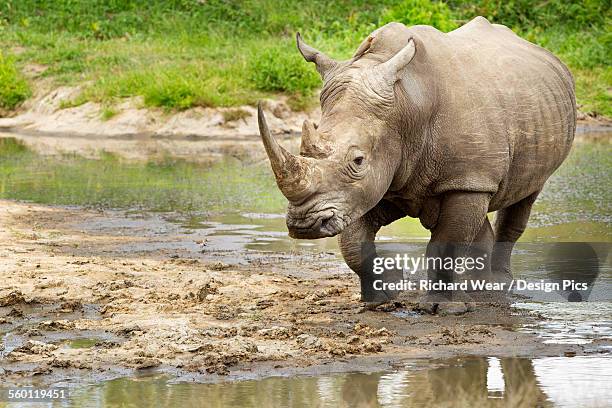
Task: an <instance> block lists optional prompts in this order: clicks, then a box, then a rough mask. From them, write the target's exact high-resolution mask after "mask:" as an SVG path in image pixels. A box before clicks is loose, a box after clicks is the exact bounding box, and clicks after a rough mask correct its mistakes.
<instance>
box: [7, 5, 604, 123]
mask: <svg viewBox="0 0 612 408" xmlns="http://www.w3.org/2000/svg"><path fill="white" fill-rule="evenodd" d="M479 14H480V15H484V16H486V17H488V18H489V19H491V20H492V21H495V22H500V23H503V24H506V25H508V26H510V27H511V28H512V29H513V30H515V31H516V32H518V33H519V34H520V35H522V36H524V37H525V38H527V39H529V40H530V41H533V42H536V43H539V44H541V45H543V46H545V47H547V48H549V49H551V50H552V51H554V52H555V53H556V54H557V55H559V56H560V57H561V58H562V59H563V60H564V61H565V62H566V63H568V64H569V65H570V67H571V68H572V70H573V72H574V74H575V76H576V80H577V93H578V98H579V103H581V104H582V105H583V110H585V111H591V112H597V113H600V114H604V115H606V116H609V117H610V116H612V107H611V106H610V105H611V104H610V91H609V89H610V87H611V86H612V69H611V68H610V66H609V65H608V64H607V61H609V60H610V49H611V48H612V47H611V44H610V43H611V40H612V38H611V37H612V34H611V33H610V28H609V27H610V25H611V24H610V20H611V15H610V4H609V1H607V0H600V1H592V0H587V1H584V2H576V3H567V2H563V1H560V0H546V1H545V0H541V1H537V2H535V3H534V2H532V1H527V0H511V1H503V2H502V1H488V0H479V1H476V2H466V1H464V0H452V1H448V2H446V3H438V2H431V1H429V0H385V1H382V2H370V1H365V0H347V1H343V2H328V1H322V0H317V1H310V2H298V1H292V0H266V1H264V0H247V1H220V0H207V1H198V0H166V1H162V0H151V1H137V0H125V1H121V0H106V1H102V0H89V1H77V0H56V1H44V0H14V1H8V2H3V3H2V4H0V49H2V50H9V51H12V53H13V54H14V55H13V56H12V57H11V58H13V57H14V58H15V60H16V64H17V66H18V67H21V68H23V67H25V66H26V65H27V64H30V63H37V64H43V65H46V66H48V69H47V70H46V71H44V73H43V74H42V75H43V76H46V77H51V78H52V79H53V80H54V81H55V82H56V83H58V84H83V83H87V84H88V85H87V86H85V88H84V92H83V94H82V95H81V97H79V98H77V100H73V101H66V102H65V104H66V105H70V104H78V103H82V102H84V101H87V100H95V101H100V102H102V103H104V104H105V105H107V106H112V104H114V103H115V102H116V101H117V100H118V99H119V98H122V97H127V96H137V95H139V96H143V97H144V103H145V105H147V106H162V107H167V108H171V109H184V108H188V107H192V106H235V105H241V104H252V103H254V102H255V101H256V100H257V99H258V98H260V97H262V96H266V95H270V94H274V93H278V92H282V93H285V94H287V95H289V96H290V102H291V103H292V104H293V107H294V108H298V109H299V108H305V107H307V106H309V105H311V104H313V103H314V95H315V94H316V89H317V88H318V86H319V85H320V81H319V79H318V76H317V74H316V72H315V71H314V69H313V68H312V67H311V66H310V65H309V64H307V63H305V62H304V61H303V60H301V57H300V56H299V54H298V53H297V51H296V50H295V48H294V43H293V35H294V33H295V31H298V30H300V31H301V32H302V33H303V34H304V36H305V37H306V38H307V39H308V41H309V42H310V43H313V44H315V45H316V46H317V47H318V48H321V49H324V50H325V51H326V52H328V53H329V54H331V55H332V56H334V57H337V58H346V57H347V56H349V55H350V54H351V53H352V52H353V50H354V49H355V48H356V46H357V45H358V44H359V42H360V41H361V40H362V39H363V38H364V37H365V36H366V35H367V34H368V33H369V32H370V31H372V30H373V29H374V28H376V27H377V26H379V25H381V24H383V23H385V22H387V21H393V20H395V21H401V22H404V23H406V24H432V25H434V26H436V27H438V28H439V29H441V30H443V31H449V30H452V29H453V28H455V27H457V26H459V25H460V24H461V23H463V22H464V21H467V20H469V19H470V18H471V17H473V16H475V15H479ZM5 53H6V52H5ZM3 66H5V67H7V68H6V69H5V70H8V71H11V70H12V66H13V63H12V61H11V60H10V59H9V58H6V57H5V58H4V59H0V73H1V72H2V70H3ZM11 72H12V71H11ZM11 75H13V77H14V78H17V79H18V77H19V74H18V73H12V74H11ZM6 78H7V77H6V76H4V77H3V76H2V75H1V74H0V105H2V103H3V101H6V100H11V101H12V102H11V105H12V106H9V105H8V104H7V103H6V102H4V104H5V105H7V106H8V107H9V108H10V107H13V106H14V105H16V103H14V101H15V100H16V101H21V100H23V99H24V98H26V97H27V96H28V95H29V93H28V92H27V90H26V91H24V90H23V87H21V88H20V90H19V93H18V94H16V95H15V94H14V93H13V92H14V91H13V90H12V88H13V87H14V86H13V84H14V83H15V80H11V79H10V78H9V79H6ZM6 95H8V96H6ZM112 112H113V110H112V108H108V109H106V110H105V116H112Z"/></svg>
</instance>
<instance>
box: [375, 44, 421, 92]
mask: <svg viewBox="0 0 612 408" xmlns="http://www.w3.org/2000/svg"><path fill="white" fill-rule="evenodd" d="M415 54H416V45H415V43H414V39H412V38H411V39H410V40H408V44H407V45H406V46H405V47H404V48H402V49H401V50H399V51H398V53H397V54H395V55H394V56H393V57H391V58H390V59H389V60H388V61H387V62H384V63H382V64H380V66H379V68H380V71H379V72H380V73H381V75H383V77H384V79H385V80H386V81H387V82H388V83H391V84H394V83H395V82H397V80H398V79H399V78H400V73H401V71H402V70H403V69H404V68H405V67H406V66H407V65H408V64H410V61H412V59H413V58H414V56H415Z"/></svg>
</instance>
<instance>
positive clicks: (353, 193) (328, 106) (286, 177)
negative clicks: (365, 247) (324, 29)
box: [258, 33, 415, 239]
mask: <svg viewBox="0 0 612 408" xmlns="http://www.w3.org/2000/svg"><path fill="white" fill-rule="evenodd" d="M371 42H372V37H369V38H368V40H366V41H365V42H364V44H362V46H361V47H360V48H359V50H358V51H357V53H356V54H355V56H354V57H353V58H352V59H351V60H348V61H342V62H339V61H334V60H332V59H331V58H329V57H327V56H326V55H324V54H323V53H321V52H320V51H318V50H315V49H314V48H312V47H310V46H308V45H306V44H305V43H303V41H302V40H301V38H300V35H299V33H298V35H297V44H298V49H299V50H300V52H301V53H302V55H303V56H304V58H305V59H306V60H307V61H310V62H314V63H315V64H316V67H317V70H318V71H319V73H320V74H321V77H322V78H323V82H324V85H323V89H322V91H321V108H322V116H321V123H320V125H319V126H315V125H314V124H313V123H311V122H309V121H305V122H304V125H303V129H302V143H301V149H300V155H299V156H296V155H293V154H291V153H289V152H288V151H287V150H285V149H284V148H283V147H281V146H280V145H279V144H278V143H277V142H276V140H275V139H274V138H273V137H272V136H271V134H270V132H269V130H268V127H267V124H266V121H265V118H264V114H263V111H262V109H261V106H260V107H259V116H258V119H259V131H260V133H261V137H262V139H263V143H264V145H265V148H266V152H267V154H268V156H269V158H270V162H271V164H272V169H273V171H274V175H275V177H276V182H277V184H278V187H279V188H280V190H281V192H282V193H283V195H284V196H285V197H286V198H287V199H288V200H289V207H288V210H287V227H288V228H289V235H290V236H292V237H294V238H308V239H312V238H323V237H330V236H334V235H337V234H339V233H340V232H342V230H343V229H344V228H345V227H346V226H347V225H349V224H350V223H351V222H352V221H354V220H356V219H357V218H359V217H361V216H362V215H364V214H365V213H366V212H368V211H369V210H370V209H371V208H373V207H374V206H375V205H376V204H377V203H378V202H379V201H380V200H381V199H382V197H383V195H384V194H385V193H386V192H387V190H388V189H389V186H390V185H391V182H392V181H393V178H394V175H395V173H396V171H397V168H398V166H399V163H400V161H401V148H400V147H401V144H400V143H401V142H400V137H399V133H400V130H399V129H397V128H396V127H395V126H394V125H393V123H395V122H394V121H393V120H390V115H394V114H395V112H396V110H397V103H396V102H397V98H396V95H395V94H396V89H395V88H396V83H397V81H398V79H399V72H400V70H402V68H403V67H405V66H406V65H407V64H408V63H409V62H410V61H411V60H412V58H413V56H414V54H415V45H414V42H413V41H412V40H410V41H409V42H408V45H406V46H405V47H404V48H402V49H401V50H400V51H399V52H397V53H396V54H395V55H394V56H392V57H391V58H388V59H387V60H386V61H384V62H383V61H375V60H374V61H373V60H372V59H370V60H367V59H361V57H362V56H363V55H364V54H365V53H366V52H367V51H368V48H369V45H370V43H371ZM404 44H405V43H404Z"/></svg>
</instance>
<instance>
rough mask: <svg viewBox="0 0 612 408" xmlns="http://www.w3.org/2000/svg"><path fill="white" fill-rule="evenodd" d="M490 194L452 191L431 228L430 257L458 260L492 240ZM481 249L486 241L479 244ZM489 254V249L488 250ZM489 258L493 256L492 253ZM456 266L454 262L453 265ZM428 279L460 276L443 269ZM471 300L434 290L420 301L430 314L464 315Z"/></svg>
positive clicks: (432, 272)
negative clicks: (489, 221) (489, 217)
mask: <svg viewBox="0 0 612 408" xmlns="http://www.w3.org/2000/svg"><path fill="white" fill-rule="evenodd" d="M489 201H490V194H488V193H473V192H451V193H447V194H445V196H444V197H443V198H442V202H441V205H440V214H439V216H438V220H437V223H436V225H435V226H434V227H433V228H432V229H431V240H430V241H429V244H428V246H427V256H428V258H440V259H443V260H445V259H447V258H452V259H455V260H456V259H457V258H459V257H463V256H466V255H469V254H470V253H473V252H472V251H473V247H474V244H475V242H476V241H479V240H481V239H482V240H484V241H487V243H486V244H485V246H486V247H487V249H488V248H489V247H490V243H488V241H492V232H491V227H490V226H489V223H488V220H487V219H486V216H487V211H488V207H489ZM479 244H480V245H477V246H482V244H484V242H480V243H479ZM489 251H490V250H489ZM489 256H490V254H489ZM453 264H454V262H453ZM428 275H429V279H430V280H431V281H434V282H437V281H442V282H446V283H449V282H453V281H456V280H457V277H459V276H461V274H458V272H457V271H455V270H453V269H448V268H444V267H441V268H440V267H433V268H431V269H429V270H428ZM469 301H470V298H469V297H468V296H467V295H466V294H465V293H462V292H459V291H444V290H441V291H432V292H430V293H428V294H427V295H426V297H425V298H424V299H423V301H422V302H421V307H422V308H423V309H425V310H427V311H429V312H436V311H438V312H442V311H443V309H448V310H445V312H446V313H453V312H456V313H461V312H465V311H467V310H468V304H467V303H468V302H469Z"/></svg>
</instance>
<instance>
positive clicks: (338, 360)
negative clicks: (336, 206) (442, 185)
mask: <svg viewBox="0 0 612 408" xmlns="http://www.w3.org/2000/svg"><path fill="white" fill-rule="evenodd" d="M203 248H204V247H203V246H202V243H201V242H195V241H192V242H187V241H186V240H185V236H184V235H181V234H180V233H179V231H178V227H176V226H175V225H174V224H171V223H168V222H164V221H163V220H161V219H160V218H159V217H157V216H154V215H133V214H132V215H130V214H128V213H123V212H118V211H94V210H83V209H75V208H63V207H49V206H41V205H33V204H27V203H16V202H11V201H0V280H1V281H2V284H1V285H0V333H2V334H4V341H3V343H2V344H0V357H1V358H0V379H1V381H2V382H3V383H19V382H22V381H30V380H31V379H30V378H31V377H32V375H33V374H34V381H37V382H41V383H51V382H56V381H60V380H63V379H67V378H73V379H74V378H82V379H106V378H112V377H116V376H124V375H133V374H136V373H143V372H150V371H156V372H166V373H169V374H172V375H175V376H178V377H179V378H181V379H189V380H194V381H215V380H218V379H220V378H223V379H227V378H230V379H238V378H256V377H260V376H269V375H288V374H296V373H305V374H308V373H317V372H330V371H337V372H340V371H354V370H368V371H375V370H378V369H388V368H393V367H401V366H402V364H403V362H404V361H406V360H409V359H414V358H438V357H440V358H444V357H450V356H454V355H487V356H502V357H503V356H559V355H564V354H567V353H569V354H571V355H574V354H582V353H583V350H582V348H581V346H579V345H563V344H554V345H553V344H543V343H542V342H541V340H540V339H538V338H537V337H536V336H534V335H531V334H526V333H519V332H516V331H514V330H513V328H514V327H516V326H517V325H520V324H524V323H529V322H532V321H533V319H537V318H538V317H537V316H533V315H518V314H517V313H516V311H514V312H512V311H511V310H510V309H508V308H503V307H496V306H493V305H490V304H479V305H477V308H476V310H474V311H472V312H469V313H466V314H464V315H461V316H433V315H427V314H422V313H420V312H419V311H418V310H417V304H416V303H412V302H411V301H410V300H407V301H403V302H398V303H396V304H393V305H385V306H383V307H380V308H379V309H378V310H368V309H366V308H364V307H363V305H362V304H361V303H360V301H359V293H358V291H359V285H358V280H357V278H356V276H354V275H353V274H352V273H351V272H350V271H349V270H348V268H347V267H346V266H345V265H344V264H343V263H341V262H340V261H338V260H337V258H336V257H335V256H333V255H331V254H328V253H320V254H291V253H266V252H257V251H245V252H244V253H238V254H235V256H236V257H237V259H238V260H240V261H241V262H240V263H236V264H229V263H223V262H221V261H220V260H219V259H220V258H222V257H224V259H226V258H227V255H228V254H227V252H225V253H224V252H223V251H217V250H214V249H212V250H206V249H203Z"/></svg>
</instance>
